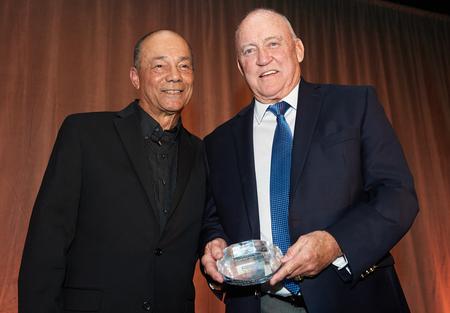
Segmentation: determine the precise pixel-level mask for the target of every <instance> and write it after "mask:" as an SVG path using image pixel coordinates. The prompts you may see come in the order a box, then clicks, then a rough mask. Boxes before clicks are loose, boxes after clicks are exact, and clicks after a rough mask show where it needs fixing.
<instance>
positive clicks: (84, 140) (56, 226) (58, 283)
mask: <svg viewBox="0 0 450 313" xmlns="http://www.w3.org/2000/svg"><path fill="white" fill-rule="evenodd" d="M134 57H135V60H134V61H135V62H134V67H132V68H131V70H130V78H131V81H132V83H133V85H134V87H135V88H136V89H137V90H138V92H139V96H140V98H139V100H136V101H134V102H133V103H131V104H130V105H129V106H127V107H126V108H125V109H123V110H122V111H119V112H97V113H81V114H74V115H71V116H69V117H68V118H66V120H65V121H64V122H63V124H62V126H61V129H60V131H59V134H58V137H57V140H56V143H55V146H54V149H53V152H52V155H51V158H50V161H49V164H48V167H47V170H46V173H45V176H44V179H43V182H42V186H41V188H40V191H39V194H38V196H37V200H36V203H35V206H34V208H33V213H32V217H31V220H30V226H29V230H28V235H27V239H26V243H25V249H24V252H23V258H22V265H21V269H20V276H19V312H20V313H51V312H54V313H56V312H108V313H114V312H117V313H125V312H126V313H130V312H136V313H137V312H160V313H167V312H194V286H193V283H192V276H193V272H194V267H195V263H196V259H197V255H198V254H197V251H198V249H197V246H198V238H199V233H200V227H201V218H202V214H203V208H204V204H205V182H206V179H205V176H206V172H205V164H204V156H203V148H202V143H201V141H200V140H199V139H198V138H196V137H195V136H193V135H192V134H190V133H189V132H188V131H187V130H186V129H185V128H184V127H183V125H182V123H181V120H180V113H181V111H182V109H183V108H184V106H185V105H186V104H187V103H188V102H189V100H190V98H191V95H192V88H193V79H194V73H193V60H192V53H191V50H190V47H189V45H188V43H187V42H186V41H185V40H184V39H183V38H182V37H181V36H180V35H178V34H176V33H174V32H172V31H167V30H162V31H157V32H153V33H150V34H148V35H146V36H144V37H143V38H142V39H141V40H139V41H138V43H137V44H136V47H135V54H134Z"/></svg>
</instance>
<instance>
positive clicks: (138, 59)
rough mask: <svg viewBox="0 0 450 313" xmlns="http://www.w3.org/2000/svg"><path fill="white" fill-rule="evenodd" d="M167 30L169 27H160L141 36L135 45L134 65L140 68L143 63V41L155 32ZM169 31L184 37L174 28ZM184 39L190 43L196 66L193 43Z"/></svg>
mask: <svg viewBox="0 0 450 313" xmlns="http://www.w3.org/2000/svg"><path fill="white" fill-rule="evenodd" d="M165 30H168V29H158V30H154V31H151V32H149V33H147V34H145V35H144V36H142V37H141V38H139V40H138V41H137V42H136V44H135V45H134V50H133V66H134V67H135V68H137V69H138V68H139V67H140V65H141V49H142V43H143V42H144V41H145V40H146V39H147V38H148V37H150V36H152V35H154V34H156V33H158V32H160V31H165ZM168 31H170V32H173V33H175V34H177V35H179V36H180V37H182V36H181V35H180V34H178V33H176V32H174V31H172V30H168ZM182 38H183V37H182ZM183 39H184V38H183ZM184 41H185V42H186V43H187V45H188V47H189V53H190V54H191V59H192V60H191V61H192V66H194V55H193V53H192V47H191V45H190V44H189V42H187V40H186V39H184Z"/></svg>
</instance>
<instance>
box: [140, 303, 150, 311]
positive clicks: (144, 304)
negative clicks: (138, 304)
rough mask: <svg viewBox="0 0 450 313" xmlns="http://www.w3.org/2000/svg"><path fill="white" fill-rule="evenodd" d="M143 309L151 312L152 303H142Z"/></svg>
mask: <svg viewBox="0 0 450 313" xmlns="http://www.w3.org/2000/svg"><path fill="white" fill-rule="evenodd" d="M142 308H143V309H144V310H145V311H150V309H151V307H150V301H144V303H142Z"/></svg>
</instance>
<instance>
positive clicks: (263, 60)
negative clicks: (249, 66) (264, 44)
mask: <svg viewBox="0 0 450 313" xmlns="http://www.w3.org/2000/svg"><path fill="white" fill-rule="evenodd" d="M271 60H272V56H271V54H270V52H269V51H267V50H266V49H264V48H261V49H259V51H258V56H257V59H256V64H257V65H261V66H263V65H266V64H268V63H270V61H271Z"/></svg>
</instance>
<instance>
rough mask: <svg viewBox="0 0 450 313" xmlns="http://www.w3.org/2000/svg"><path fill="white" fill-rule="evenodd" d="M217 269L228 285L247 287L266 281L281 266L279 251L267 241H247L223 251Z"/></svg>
mask: <svg viewBox="0 0 450 313" xmlns="http://www.w3.org/2000/svg"><path fill="white" fill-rule="evenodd" d="M223 254H224V256H223V257H222V259H220V260H218V261H217V268H218V270H219V272H220V273H221V274H222V275H223V277H224V282H225V283H227V284H230V285H238V286H249V285H256V284H262V283H265V282H266V281H268V280H269V279H270V278H271V277H272V275H273V274H274V273H275V272H276V271H277V270H278V268H279V267H280V266H281V261H280V260H281V257H282V256H283V254H282V253H281V250H280V249H279V248H278V247H277V246H275V245H273V244H270V243H268V242H267V241H262V240H247V241H243V242H239V243H236V244H233V245H231V246H228V247H226V248H225V249H224V250H223Z"/></svg>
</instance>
